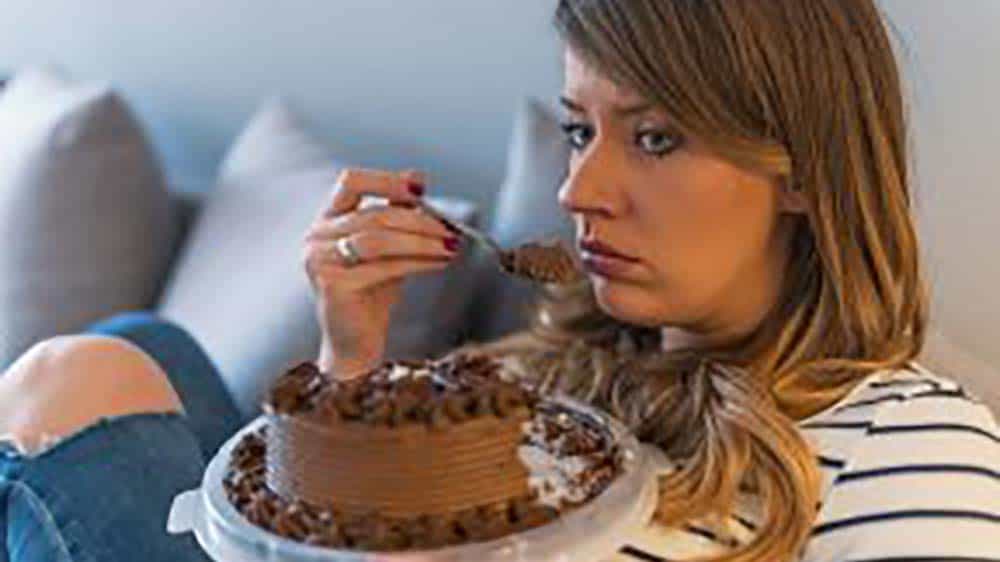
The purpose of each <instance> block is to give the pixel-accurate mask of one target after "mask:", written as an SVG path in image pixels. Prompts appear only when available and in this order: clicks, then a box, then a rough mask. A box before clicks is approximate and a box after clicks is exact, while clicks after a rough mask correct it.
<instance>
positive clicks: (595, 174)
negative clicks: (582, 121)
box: [559, 152, 625, 216]
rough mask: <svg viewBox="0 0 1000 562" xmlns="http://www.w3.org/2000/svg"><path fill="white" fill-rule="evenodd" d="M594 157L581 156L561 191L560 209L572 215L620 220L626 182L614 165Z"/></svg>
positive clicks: (571, 168) (564, 181)
mask: <svg viewBox="0 0 1000 562" xmlns="http://www.w3.org/2000/svg"><path fill="white" fill-rule="evenodd" d="M594 156H595V155H594V153H593V152H590V153H589V154H586V155H584V156H579V157H578V158H579V159H580V161H579V162H576V163H575V165H574V163H573V162H571V163H570V170H569V172H568V173H567V174H566V178H565V179H564V180H563V183H562V185H561V186H560V187H559V205H561V206H562V208H563V209H565V210H566V211H567V212H569V213H572V214H601V215H605V216H616V215H620V214H621V213H622V212H624V209H625V196H624V193H622V192H621V189H620V187H619V186H620V184H621V181H622V178H621V177H620V174H618V173H617V172H616V171H615V167H614V165H613V163H611V162H609V161H607V160H605V161H604V162H599V161H598V160H597V159H596V158H595V157H594Z"/></svg>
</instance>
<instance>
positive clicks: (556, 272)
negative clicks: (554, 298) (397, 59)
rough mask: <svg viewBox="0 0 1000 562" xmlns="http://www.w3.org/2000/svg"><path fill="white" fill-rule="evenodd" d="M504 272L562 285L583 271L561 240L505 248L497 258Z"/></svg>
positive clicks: (570, 281)
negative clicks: (511, 248) (499, 259)
mask: <svg viewBox="0 0 1000 562" xmlns="http://www.w3.org/2000/svg"><path fill="white" fill-rule="evenodd" d="M501 266H502V267H503V269H504V270H505V271H507V272H508V273H511V274H513V275H517V276H519V277H523V278H525V279H529V280H531V281H537V282H539V283H556V284H566V283H572V282H574V281H577V280H579V279H580V278H581V277H582V276H583V273H582V271H581V270H580V268H579V267H578V265H577V263H576V261H575V260H574V259H573V253H572V252H571V251H570V250H568V249H567V248H566V247H565V245H563V244H562V243H561V242H548V243H545V242H528V243H526V244H521V245H520V246H518V247H516V248H514V249H513V250H507V251H505V252H504V253H503V256H502V258H501Z"/></svg>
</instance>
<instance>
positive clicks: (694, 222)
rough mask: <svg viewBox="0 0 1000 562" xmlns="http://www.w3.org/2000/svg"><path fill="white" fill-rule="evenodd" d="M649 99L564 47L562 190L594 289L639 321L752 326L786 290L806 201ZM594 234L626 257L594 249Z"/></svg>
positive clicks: (710, 331) (619, 312)
mask: <svg viewBox="0 0 1000 562" xmlns="http://www.w3.org/2000/svg"><path fill="white" fill-rule="evenodd" d="M645 102H646V100H644V99H642V98H641V97H639V96H637V95H635V94H633V93H632V92H628V91H624V90H621V89H619V88H618V87H616V85H615V84H613V83H612V82H610V81H608V80H606V79H604V78H603V77H602V76H599V75H598V74H596V73H595V72H593V71H592V70H591V69H589V68H588V67H587V66H585V65H584V63H583V62H582V60H580V59H578V58H577V57H576V56H575V54H574V53H573V52H572V51H571V50H570V49H566V54H565V83H564V92H563V105H564V106H566V110H567V112H566V118H565V123H564V129H565V131H566V134H567V141H568V142H569V143H570V145H571V149H572V154H571V156H570V162H569V173H568V175H567V177H566V180H565V182H564V183H563V185H562V187H561V189H560V190H559V201H560V204H561V205H562V206H563V207H564V208H565V209H566V210H567V211H569V212H570V213H571V214H572V215H573V218H574V222H575V224H576V236H577V243H578V245H581V246H582V247H581V257H582V258H583V260H584V263H585V264H586V265H587V267H588V273H589V276H590V280H591V281H592V283H593V286H594V290H595V291H596V297H597V301H598V303H599V305H600V306H601V308H602V309H603V310H604V311H605V312H607V313H608V314H610V315H612V316H614V317H616V318H618V319H619V320H622V321H625V322H629V323H632V324H638V325H644V326H672V327H678V328H683V329H684V330H685V331H686V332H690V334H692V335H697V336H700V337H710V338H712V339H714V338H716V337H720V338H725V337H731V336H735V335H740V334H743V333H746V332H747V331H749V330H752V328H753V327H754V326H756V324H757V323H758V322H759V320H760V319H761V318H762V316H763V314H764V313H765V312H766V311H767V309H768V308H769V307H770V305H771V304H772V303H773V302H774V300H775V299H776V298H777V293H778V290H779V285H780V280H781V273H782V271H783V269H784V267H785V256H786V247H787V244H786V243H785V237H786V236H785V235H786V234H787V232H786V231H787V230H788V227H789V226H790V225H789V224H787V221H785V220H781V219H782V216H783V213H785V212H792V211H794V212H798V211H800V210H801V202H800V201H794V200H792V196H791V195H790V192H788V191H787V190H784V189H782V187H781V182H780V181H779V180H778V179H777V178H774V177H767V176H762V175H759V174H756V173H753V172H749V171H746V170H743V169H740V168H737V167H736V166H734V165H732V164H729V163H728V162H726V161H724V160H722V159H721V158H719V157H717V156H715V155H713V154H711V153H709V152H708V150H706V148H705V146H704V145H703V144H701V143H699V142H698V140H697V139H694V138H684V137H682V136H680V135H679V134H678V133H677V131H676V130H675V129H673V128H672V127H671V124H670V121H669V120H668V119H669V116H668V115H665V114H664V113H663V112H662V111H660V110H658V109H656V108H648V106H646V107H647V108H646V109H644V108H643V106H645ZM636 108H638V109H636ZM592 241H597V242H599V244H602V245H604V246H606V247H608V248H610V249H611V251H614V252H617V253H619V254H623V255H624V256H625V258H624V259H621V258H614V257H608V256H606V255H602V254H601V253H600V252H594V251H588V248H590V249H593V248H592V247H591V245H590V242H592Z"/></svg>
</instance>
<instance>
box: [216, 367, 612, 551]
mask: <svg viewBox="0 0 1000 562" xmlns="http://www.w3.org/2000/svg"><path fill="white" fill-rule="evenodd" d="M265 411H266V413H267V423H266V424H265V425H264V427H263V429H261V430H260V431H257V432H253V433H250V434H248V435H246V436H245V437H244V438H243V440H242V441H241V442H240V443H239V444H238V445H237V446H236V448H235V449H234V450H233V453H232V457H231V459H230V471H229V473H228V475H227V477H226V479H225V481H224V482H223V484H224V487H225V490H226V495H227V496H228V498H229V500H230V502H231V503H232V504H233V505H234V506H235V507H236V508H237V509H238V510H239V511H240V512H241V513H242V514H243V515H244V517H245V518H246V519H247V520H249V521H250V522H251V523H253V524H255V525H258V526H260V527H263V528H265V529H266V530H269V531H271V532H274V533H277V534H279V535H282V536H285V537H287V538H291V539H294V540H298V541H303V542H307V543H311V544H317V545H322V546H327V547H332V548H338V549H356V550H372V551H397V550H411V549H420V550H425V549H433V548H439V547H443V546H448V545H457V544H463V543H467V542H474V541H482V540H489V539H494V538H499V537H502V536H505V535H508V534H511V533H516V532H520V531H524V530H527V529H531V528H534V527H538V526H540V525H544V524H545V523H548V522H550V521H553V520H554V519H556V518H558V517H559V516H560V515H561V514H562V513H564V512H566V511H568V510H571V509H573V508H574V507H577V506H580V505H583V504H584V503H586V502H587V501H589V500H591V499H592V498H594V497H596V496H597V495H598V494H600V493H601V492H602V491H603V490H604V489H605V488H606V487H607V486H608V485H609V484H610V483H611V481H612V480H613V479H614V478H615V477H616V476H617V475H618V474H619V472H620V470H621V463H622V458H621V457H622V454H621V452H620V449H619V447H618V446H617V445H616V444H615V443H614V441H613V438H612V435H611V433H610V431H609V430H608V428H607V427H605V426H604V424H603V423H602V422H601V421H600V420H599V419H598V418H596V417H594V416H592V415H589V414H586V413H584V412H582V411H579V410H576V409H574V408H572V407H571V406H569V405H567V404H564V403H561V402H558V401H553V400H547V399H543V398H542V397H540V396H539V395H538V394H537V393H536V390H535V389H534V388H533V387H531V386H530V385H526V384H524V383H522V382H520V381H518V380H516V379H515V378H513V376H512V375H511V374H510V373H508V372H507V371H505V370H504V368H503V365H502V363H500V362H499V361H496V360H494V359H492V358H489V357H486V356H481V355H476V356H472V355H453V356H450V357H447V358H444V359H440V360H427V361H388V362H385V363H384V364H383V365H382V366H380V367H379V368H377V369H375V370H373V371H372V372H370V373H368V374H367V375H366V376H364V377H360V378H357V379H353V380H350V381H334V380H332V379H331V378H330V377H328V376H327V375H325V374H324V373H321V372H320V371H319V369H318V368H317V367H316V365H314V364H313V363H302V364H300V365H298V366H296V367H295V368H292V369H290V370H289V371H288V372H286V373H285V374H284V375H282V376H281V377H280V378H279V379H278V381H276V383H275V385H274V386H273V387H272V389H271V392H270V394H269V396H268V398H267V401H266V403H265Z"/></svg>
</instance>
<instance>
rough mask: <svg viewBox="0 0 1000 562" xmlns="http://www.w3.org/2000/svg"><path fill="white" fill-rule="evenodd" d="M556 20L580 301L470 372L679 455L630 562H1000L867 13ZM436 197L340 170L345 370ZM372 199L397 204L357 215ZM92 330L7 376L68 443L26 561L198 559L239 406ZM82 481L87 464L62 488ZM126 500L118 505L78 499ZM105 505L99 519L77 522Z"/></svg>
mask: <svg viewBox="0 0 1000 562" xmlns="http://www.w3.org/2000/svg"><path fill="white" fill-rule="evenodd" d="M555 22H556V27H557V29H558V30H559V32H560V34H561V35H562V37H563V39H564V41H565V46H566V49H565V84H564V92H563V96H562V103H563V105H564V106H565V107H566V110H567V120H566V123H565V125H564V129H565V132H566V138H567V141H568V142H569V143H570V145H571V147H572V149H573V153H572V156H571V160H570V162H569V173H568V175H567V177H566V179H565V182H564V184H563V185H562V187H561V189H560V192H559V200H560V203H561V204H562V206H563V207H564V208H565V209H566V211H567V212H569V213H571V214H572V216H573V218H574V220H575V222H576V229H577V240H578V242H579V245H580V250H581V252H580V254H581V258H582V261H583V263H584V264H585V265H586V268H587V280H586V282H584V283H582V284H581V285H579V286H576V287H570V288H567V289H564V290H561V291H558V292H556V291H553V292H551V294H549V295H547V297H546V299H544V300H543V301H542V302H541V303H540V307H539V311H538V315H537V318H536V320H535V322H534V325H533V328H532V330H530V331H528V332H525V333H521V334H516V335H513V336H510V337H508V338H505V339H503V340H500V341H497V342H492V343H487V344H481V345H476V344H471V345H469V346H467V347H465V348H463V349H460V350H456V352H475V353H494V354H499V355H502V356H504V357H505V358H507V359H508V360H509V362H510V364H511V365H512V366H514V367H515V368H520V369H521V370H522V372H523V373H524V375H525V376H529V377H540V378H541V382H542V384H543V385H545V387H546V388H548V389H551V390H555V389H561V390H563V391H566V392H570V393H573V394H575V395H576V396H578V397H580V398H582V399H585V400H589V401H591V402H594V403H596V404H598V405H600V406H602V407H604V408H606V409H608V410H609V411H610V412H611V413H613V414H614V415H616V416H618V417H620V418H621V419H623V420H625V421H626V422H627V423H629V424H631V426H632V427H634V428H635V430H636V431H637V432H638V433H639V435H640V437H641V438H642V439H643V440H645V441H647V442H650V443H653V444H655V445H657V446H659V447H660V448H661V449H662V450H663V452H664V453H665V457H666V458H667V459H668V460H669V461H671V463H670V468H669V470H667V471H666V472H665V474H664V475H663V477H662V479H661V497H660V504H659V509H658V512H657V514H656V517H655V521H654V522H652V523H651V524H650V525H649V526H647V527H646V528H644V529H637V530H636V531H635V533H634V534H633V536H630V537H627V538H628V540H629V542H630V545H629V546H628V547H626V548H625V549H623V550H622V552H621V553H620V555H619V557H620V558H621V559H623V560H628V559H633V560H634V559H638V560H666V559H684V558H691V557H705V558H706V559H710V560H718V561H722V560H726V561H750V560H754V561H757V560H767V561H771V560H799V559H802V560H809V561H826V560H830V561H834V560H836V561H844V560H997V559H1000V558H997V557H998V556H1000V487H998V481H1000V478H998V471H1000V431H998V429H997V426H996V423H995V421H994V420H993V418H992V416H991V414H990V413H989V411H988V410H987V409H986V408H985V406H983V405H982V404H980V403H978V402H977V401H976V400H975V399H974V398H973V397H970V396H968V395H967V394H966V393H964V392H963V391H962V390H961V388H960V387H958V386H957V385H956V384H955V383H954V382H952V381H950V380H949V379H947V378H944V377H942V376H939V375H936V374H932V373H929V372H927V371H926V369H924V368H922V367H921V366H919V365H917V364H915V363H914V362H913V360H914V358H915V357H916V356H917V355H918V353H919V352H920V350H921V346H922V344H923V340H924V334H925V326H926V324H927V296H926V294H925V288H924V284H923V281H922V279H921V272H920V264H919V259H918V258H919V248H918V245H917V239H916V235H915V231H914V227H913V222H912V221H913V218H912V215H911V212H912V209H911V202H910V197H911V194H910V186H909V174H908V170H907V166H908V162H907V147H906V129H905V121H904V111H903V102H902V95H901V91H900V79H899V76H898V72H897V66H896V62H895V60H894V59H893V56H892V49H891V46H890V44H889V39H888V37H887V33H886V30H885V27H884V24H883V22H882V20H881V18H880V15H879V12H878V10H877V8H876V6H875V5H874V3H873V1H872V0H807V1H806V0H768V1H766V2H762V1H759V0H701V1H699V2H692V1H690V0H630V1H629V2H620V1H615V0H561V1H560V2H559V5H558V8H557V11H556V17H555ZM425 179H426V178H424V177H423V176H422V175H421V174H420V173H418V172H414V171H408V172H403V173H399V174H396V173H390V172H379V171H370V170H348V171H346V172H345V173H343V174H342V175H341V177H340V181H339V182H338V186H337V188H336V190H335V192H334V195H333V198H332V201H331V202H330V204H329V207H328V208H327V209H325V210H324V211H323V212H322V215H321V216H320V217H319V218H318V219H317V221H316V222H315V224H314V225H313V227H312V228H311V229H310V232H309V233H308V235H307V238H306V244H305V262H306V269H307V272H308V274H309V277H310V279H311V280H312V283H313V287H314V288H315V291H316V295H317V315H318V319H319V322H320V324H321V326H322V328H323V335H324V337H323V346H322V349H321V351H320V355H319V358H318V362H319V363H320V365H321V367H322V368H323V369H325V370H326V371H328V372H330V373H332V374H333V375H334V376H337V377H341V378H349V377H354V376H361V375H362V374H363V373H364V372H365V371H366V370H367V369H368V368H369V367H371V366H372V365H374V364H376V363H377V362H379V361H380V360H381V359H382V352H383V349H384V345H385V338H386V333H387V328H388V322H389V310H390V308H391V306H392V304H393V303H394V302H395V301H396V300H397V299H398V298H399V295H400V287H401V284H402V282H403V280H404V279H405V278H406V277H407V276H409V275H412V274H416V273H420V272H432V271H436V270H438V269H440V268H443V267H445V266H446V265H447V263H449V260H450V259H451V258H452V257H453V256H454V255H455V252H456V248H457V246H458V244H459V241H458V239H457V238H455V237H454V235H453V234H451V233H450V232H449V231H448V230H447V229H446V228H445V227H444V226H442V225H441V224H439V223H437V222H435V221H434V220H433V219H431V218H430V217H428V216H426V215H425V214H423V213H421V212H420V211H419V209H418V208H416V207H415V205H414V204H415V203H416V202H417V201H418V200H419V198H420V196H421V195H422V194H423V185H424V183H425ZM366 194H370V195H379V196H383V197H385V198H387V199H388V200H389V201H390V202H391V203H392V205H389V206H387V207H382V208H374V209H373V208H367V209H364V210H359V209H358V204H359V202H360V199H361V197H362V196H363V195H366ZM346 318H350V319H351V321H349V322H347V321H344V319H346ZM92 331H96V332H98V333H99V334H102V335H84V336H79V337H68V338H59V339H56V340H50V341H47V342H43V343H41V344H39V345H38V346H36V348H34V349H33V350H32V351H31V352H29V353H28V354H27V355H26V356H25V357H24V358H22V360H21V361H19V363H18V364H16V365H15V366H14V367H13V368H12V369H11V372H10V373H8V374H7V376H6V377H5V378H4V379H3V381H2V388H0V406H2V405H3V404H10V403H11V402H10V401H11V400H12V398H10V397H11V396H18V397H19V398H18V400H21V402H19V404H18V408H16V409H14V412H15V413H14V414H10V413H9V412H10V410H9V409H6V408H4V409H3V410H0V411H2V412H3V414H0V415H2V417H3V419H2V420H0V421H2V423H3V427H5V428H6V429H7V431H8V432H9V433H11V434H12V435H13V436H14V437H15V438H16V441H17V443H19V448H20V449H22V450H23V449H28V448H31V447H35V448H36V449H40V448H42V447H43V445H42V444H41V441H42V440H41V437H42V436H43V434H45V433H46V432H47V433H49V434H50V435H54V436H57V437H62V436H66V435H73V437H70V438H69V439H68V440H65V439H64V440H63V441H61V442H59V443H58V444H57V445H53V446H49V447H48V448H46V450H45V452H44V453H40V454H37V455H35V456H28V455H25V454H24V452H23V451H21V452H12V453H9V454H8V464H7V465H6V468H5V473H6V474H8V475H9V476H8V478H7V480H6V482H7V492H6V494H7V506H8V508H7V544H8V550H9V551H10V553H11V554H12V555H11V554H9V555H8V556H10V559H11V560H14V561H17V562H24V561H28V560H30V561H35V560H52V559H64V560H75V559H89V558H86V557H87V556H90V558H93V559H101V560H118V559H139V558H140V556H143V557H145V559H146V560H160V559H163V560H167V559H170V560H174V559H180V558H181V557H182V555H181V554H180V553H181V552H183V553H184V554H183V556H186V558H185V559H192V558H193V557H196V556H198V554H196V549H195V548H194V547H193V546H192V545H191V544H190V543H185V542H183V541H178V540H176V539H173V538H166V537H164V536H162V533H158V530H159V528H162V527H161V526H162V523H163V513H164V512H165V509H166V505H165V503H166V501H168V499H169V497H170V494H171V489H173V490H180V489H184V488H186V487H190V486H192V485H193V484H194V482H196V479H197V474H198V470H199V469H200V467H201V464H200V463H201V460H200V457H199V443H198V442H196V441H195V440H194V439H193V438H192V435H196V436H198V437H200V438H201V439H202V441H201V445H202V446H203V447H204V448H205V449H206V450H211V448H212V447H213V446H214V445H216V444H217V443H218V441H219V440H220V439H221V438H222V436H224V435H226V434H227V433H228V432H230V431H231V430H232V428H233V424H234V423H235V422H234V421H233V420H234V419H235V418H234V417H232V415H231V412H232V409H231V405H228V403H227V399H226V397H225V396H224V393H222V391H221V388H220V387H219V386H218V383H217V380H216V379H215V378H214V375H213V370H212V367H211V364H210V362H209V361H208V359H207V358H205V357H204V356H203V355H201V354H200V353H198V352H197V349H198V348H197V345H196V344H195V343H194V342H192V341H190V339H189V338H186V336H185V334H184V333H183V331H182V330H180V329H179V328H177V327H176V326H171V325H169V324H166V323H164V322H162V321H159V320H157V319H155V318H153V317H150V316H144V315H131V316H125V317H118V318H115V319H112V320H109V321H107V322H105V323H102V324H100V325H98V326H97V327H95V329H94V330H92ZM157 334H162V336H157ZM157 337H159V338H160V339H156V338H157ZM126 340H127V341H126ZM178 350H188V351H178ZM180 353H186V355H185V356H184V357H182V358H178V356H177V354H180ZM84 372H85V373H86V377H87V382H88V385H89V387H88V389H87V394H94V395H109V393H111V391H112V390H113V389H115V388H118V386H119V385H121V384H125V383H127V384H130V385H132V388H133V391H132V392H129V393H128V394H127V395H126V396H120V397H118V396H110V397H109V398H108V399H107V400H92V399H88V396H87V395H86V394H84V395H78V394H72V389H75V388H76V386H77V385H74V384H73V376H74V373H84ZM175 391H176V393H175ZM178 395H179V398H178ZM24 396H28V397H29V398H28V400H27V405H24V399H23V398H20V397H24ZM196 397H197V400H199V401H197V402H196V401H194V400H195V399H196ZM182 404H183V408H184V410H185V411H186V413H187V415H186V417H181V416H178V415H177V412H180V411H181V408H182ZM214 412H222V413H223V414H214ZM107 417H112V418H113V420H111V421H104V422H100V423H99V424H98V425H93V422H94V420H99V419H103V418H107ZM81 430H82V431H81ZM151 435H152V436H154V437H153V438H155V439H156V444H157V445H158V447H156V448H151V447H149V446H146V445H145V443H147V442H149V440H150V439H151V437H149V436H151ZM137 443H138V445H137ZM98 446H100V447H102V449H101V450H104V451H106V453H105V456H103V457H101V458H99V459H97V460H94V459H93V458H92V457H91V456H87V455H86V451H88V450H89V448H96V447H98ZM80 451H84V452H83V453H81V452H80ZM36 452H37V450H36ZM112 453H113V454H114V455H115V456H114V458H112V459H108V458H107V455H109V454H112ZM53 459H59V460H63V461H64V462H63V463H62V464H60V463H57V462H54V461H53ZM66 459H77V460H80V461H81V462H88V463H91V464H90V465H89V466H84V467H83V468H79V469H77V473H76V474H75V475H73V474H67V473H68V472H70V471H71V469H69V468H67V466H68V463H66V462H65V461H66ZM106 465H112V466H113V468H112V470H110V471H108V472H109V473H110V474H111V476H99V471H100V470H104V467H105V466H106ZM154 466H155V467H157V468H158V469H160V470H158V472H157V474H156V477H155V478H152V477H149V476H148V474H142V473H141V472H142V470H143V469H145V470H149V469H150V468H152V467H154ZM119 467H120V468H119ZM112 477H114V478H117V482H116V483H115V486H114V487H115V489H118V490H119V493H118V495H117V496H114V497H112V496H111V495H110V494H108V489H109V488H110V487H111V486H110V485H109V486H101V487H99V488H97V490H96V491H89V492H85V491H81V490H80V489H79V488H81V487H82V486H81V485H80V484H81V483H80V481H81V480H84V479H86V480H89V481H91V482H93V481H94V480H95V479H99V481H100V483H107V481H108V479H109V478H112ZM135 482H140V484H135ZM98 486H99V484H98ZM89 489H90V490H93V489H94V487H93V485H91V486H90V488H89ZM140 489H141V490H143V492H144V494H143V495H142V496H141V498H140V497H139V496H138V495H137V494H136V493H135V491H136V490H140ZM123 497H124V499H123ZM81 498H84V499H81ZM98 501H103V502H105V505H107V506H108V507H107V508H106V509H107V510H109V511H107V513H108V515H101V516H95V514H94V513H92V512H88V511H87V510H86V509H85V507H84V506H97V505H99V504H96V503H90V502H98ZM97 509H100V508H97ZM12 512H13V514H12ZM107 517H113V519H111V520H108V521H106V520H105V518H107ZM126 518H129V525H127V526H122V525H120V522H121V521H122V520H124V519H126ZM140 519H141V520H140ZM148 521H152V525H151V526H142V525H143V524H145V523H146V522H148ZM26 522H27V523H26ZM11 545H13V548H12V546H11ZM100 549H103V550H100ZM171 549H172V550H171ZM184 549H190V550H187V551H185V550H184ZM168 551H169V553H170V554H169V555H165V554H163V553H164V552H168ZM94 552H100V555H95V554H93V553H94ZM137 552H138V554H136V553H137ZM53 553H56V554H53ZM57 555H58V556H57ZM45 556H48V557H45ZM59 556H61V557H62V558H59Z"/></svg>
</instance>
